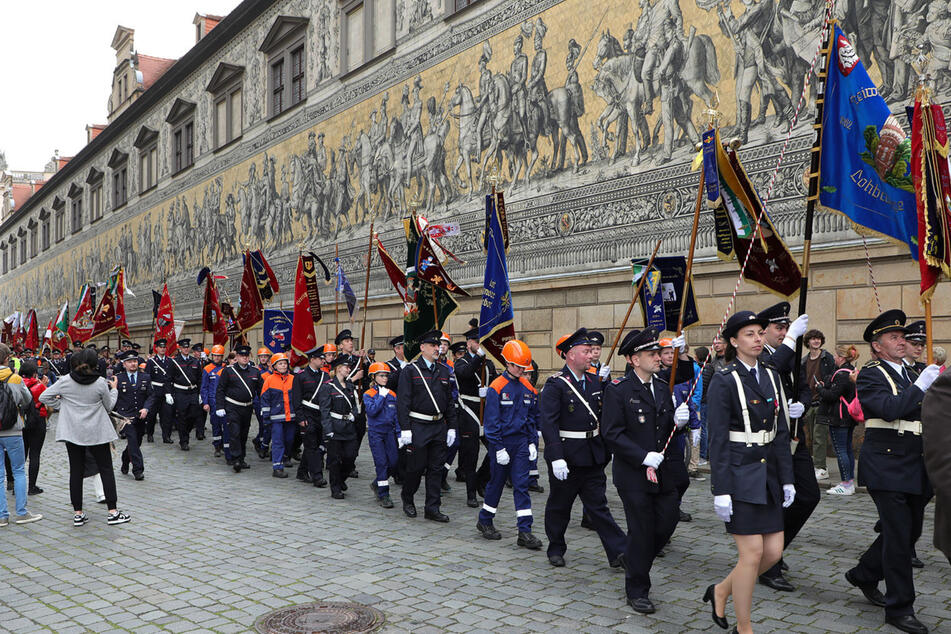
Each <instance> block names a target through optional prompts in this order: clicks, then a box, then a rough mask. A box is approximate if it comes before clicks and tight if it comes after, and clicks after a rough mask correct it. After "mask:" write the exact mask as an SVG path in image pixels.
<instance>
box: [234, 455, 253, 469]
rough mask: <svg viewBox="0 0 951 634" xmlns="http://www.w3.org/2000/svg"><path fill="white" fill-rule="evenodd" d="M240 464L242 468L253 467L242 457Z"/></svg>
mask: <svg viewBox="0 0 951 634" xmlns="http://www.w3.org/2000/svg"><path fill="white" fill-rule="evenodd" d="M236 464H238V463H236ZM240 466H241V468H242V469H250V468H251V465H249V464H248V463H247V462H245V461H244V458H242V459H241V462H240Z"/></svg>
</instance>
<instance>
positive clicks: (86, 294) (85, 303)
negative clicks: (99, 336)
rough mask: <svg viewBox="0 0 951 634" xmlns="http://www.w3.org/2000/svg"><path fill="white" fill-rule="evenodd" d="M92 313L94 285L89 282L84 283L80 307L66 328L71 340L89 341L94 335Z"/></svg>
mask: <svg viewBox="0 0 951 634" xmlns="http://www.w3.org/2000/svg"><path fill="white" fill-rule="evenodd" d="M92 313H93V305H92V287H91V286H89V284H83V287H82V290H80V292H79V307H78V308H77V309H76V314H75V315H73V320H72V321H71V322H69V328H67V330H66V334H67V335H68V336H69V339H70V340H71V341H74V342H79V343H86V342H87V341H89V339H90V338H91V337H92Z"/></svg>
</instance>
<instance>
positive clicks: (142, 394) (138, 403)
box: [112, 370, 156, 418]
mask: <svg viewBox="0 0 951 634" xmlns="http://www.w3.org/2000/svg"><path fill="white" fill-rule="evenodd" d="M115 377H116V392H118V395H117V396H116V404H115V407H113V408H112V409H113V411H115V412H116V413H118V414H121V415H123V416H126V417H128V418H138V417H139V410H140V409H147V410H149V411H151V410H152V408H153V407H155V401H156V394H155V392H154V391H153V390H152V381H151V379H150V378H149V375H148V374H146V373H145V372H136V373H135V385H134V386H133V385H132V382H131V381H130V380H129V373H128V372H126V371H125V370H123V371H121V372H118V373H116V375H115Z"/></svg>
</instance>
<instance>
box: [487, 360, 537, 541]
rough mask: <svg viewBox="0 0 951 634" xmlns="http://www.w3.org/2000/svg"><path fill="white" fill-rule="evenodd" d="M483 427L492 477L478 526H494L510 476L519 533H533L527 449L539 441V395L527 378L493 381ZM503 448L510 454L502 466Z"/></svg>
mask: <svg viewBox="0 0 951 634" xmlns="http://www.w3.org/2000/svg"><path fill="white" fill-rule="evenodd" d="M483 425H484V427H485V437H486V440H487V441H488V443H489V459H490V460H491V461H492V462H491V464H492V467H491V470H492V475H491V477H490V478H489V484H488V485H487V486H486V488H485V500H484V502H483V504H482V510H481V511H479V523H480V524H484V525H491V524H492V520H493V518H494V517H495V514H496V507H498V504H499V500H500V499H501V498H502V489H503V488H504V487H505V481H506V480H507V479H508V478H509V477H510V476H511V479H512V489H513V492H514V497H515V518H516V524H517V525H518V530H519V532H520V533H528V532H531V530H532V498H531V496H529V494H528V486H529V484H530V480H529V471H530V470H531V461H530V460H529V459H528V446H529V445H534V444H536V443H537V442H538V392H537V391H536V390H535V388H533V387H532V384H531V383H529V381H528V379H526V378H524V377H523V378H522V379H516V378H515V377H513V376H512V375H510V374H509V373H508V372H507V371H506V372H504V373H503V374H502V376H500V377H499V378H497V379H496V380H494V381H493V382H492V384H491V385H490V386H489V391H488V393H487V394H486V397H485V412H484V415H483ZM536 447H537V445H536ZM502 449H505V450H506V452H507V453H508V455H509V463H508V464H507V465H500V464H499V463H498V460H497V458H496V452H497V451H500V450H502Z"/></svg>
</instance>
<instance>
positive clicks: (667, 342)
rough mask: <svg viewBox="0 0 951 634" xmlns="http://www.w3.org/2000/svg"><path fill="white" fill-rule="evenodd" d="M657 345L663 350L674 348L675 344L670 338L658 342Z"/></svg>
mask: <svg viewBox="0 0 951 634" xmlns="http://www.w3.org/2000/svg"><path fill="white" fill-rule="evenodd" d="M657 345H659V346H660V347H661V348H673V347H674V342H673V340H672V339H670V338H669V337H668V338H666V339H661V340H660V341H658V342H657Z"/></svg>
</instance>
